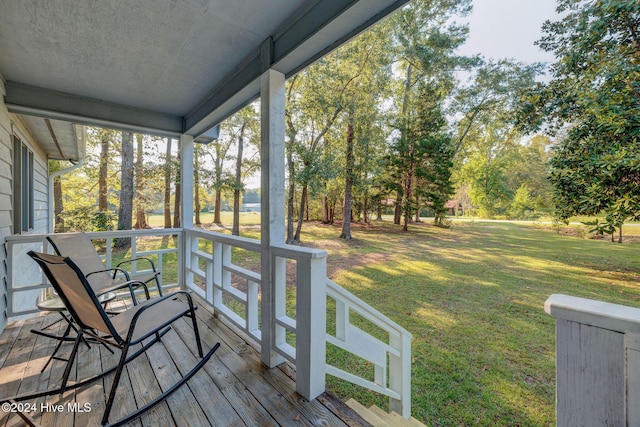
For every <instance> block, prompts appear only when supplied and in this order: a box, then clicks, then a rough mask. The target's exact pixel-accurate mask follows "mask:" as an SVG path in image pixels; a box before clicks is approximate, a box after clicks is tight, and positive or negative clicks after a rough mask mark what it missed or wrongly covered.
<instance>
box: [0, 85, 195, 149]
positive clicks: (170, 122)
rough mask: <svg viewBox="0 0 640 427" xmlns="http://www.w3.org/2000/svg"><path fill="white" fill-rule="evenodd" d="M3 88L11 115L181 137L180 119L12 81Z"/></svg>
mask: <svg viewBox="0 0 640 427" xmlns="http://www.w3.org/2000/svg"><path fill="white" fill-rule="evenodd" d="M5 86H6V96H5V104H6V106H7V109H8V110H9V112H11V113H16V114H24V115H27V116H37V117H44V118H48V119H54V120H63V121H69V122H73V123H78V124H84V125H89V126H103V127H108V128H115V129H122V130H129V131H132V132H139V133H144V134H149V135H159V136H173V137H176V138H177V137H179V136H180V135H181V134H182V133H183V129H182V117H178V116H174V115H170V114H165V113H160V112H157V111H150V110H144V109H140V108H134V107H130V106H126V105H122V104H116V103H113V102H107V101H101V100H98V99H93V98H88V97H84V96H78V95H73V94H70V93H66V92H60V91H56V90H51V89H45V88H42V87H37V86H30V85H25V84H22V83H16V82H12V81H7V82H6V84H5Z"/></svg>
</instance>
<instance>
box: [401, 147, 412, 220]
mask: <svg viewBox="0 0 640 427" xmlns="http://www.w3.org/2000/svg"><path fill="white" fill-rule="evenodd" d="M414 148H415V144H413V143H412V144H411V151H410V152H409V156H410V157H409V158H410V160H409V170H408V171H407V175H406V177H405V181H404V198H403V203H402V204H403V211H404V212H403V214H404V215H403V216H404V223H403V225H402V230H403V231H408V230H409V221H410V219H411V197H412V193H413V174H414V170H415V161H414V155H415V150H414Z"/></svg>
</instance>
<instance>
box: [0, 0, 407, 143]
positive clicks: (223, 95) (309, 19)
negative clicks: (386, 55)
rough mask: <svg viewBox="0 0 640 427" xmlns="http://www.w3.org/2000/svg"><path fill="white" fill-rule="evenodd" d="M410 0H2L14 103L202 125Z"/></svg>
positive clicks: (4, 69)
mask: <svg viewBox="0 0 640 427" xmlns="http://www.w3.org/2000/svg"><path fill="white" fill-rule="evenodd" d="M407 1H408V0H331V1H327V0H307V1H303V0H295V1H294V0H234V1H228V0H138V1H136V2H128V1H123V0H101V1H89V0H81V1H78V0H59V1H55V2H51V1H47V0H6V1H3V2H2V5H0V76H2V78H3V80H4V82H5V89H6V96H5V103H6V105H7V106H8V108H9V110H10V111H12V112H14V113H18V114H23V115H35V116H40V117H48V118H53V119H58V120H64V121H69V122H74V123H81V124H92V125H105V126H111V127H116V128H121V129H130V130H134V131H141V132H142V131H143V132H147V133H153V134H160V135H167V136H176V135H179V134H182V133H185V134H190V135H193V136H199V135H201V134H202V133H204V132H206V131H207V130H208V129H210V128H212V127H213V126H215V125H216V124H218V123H219V122H220V121H222V120H223V119H224V118H226V117H227V116H229V115H230V114H232V113H233V112H235V111H236V110H238V109H239V108H241V107H242V106H244V105H246V104H247V103H248V102H249V101H251V100H253V99H255V98H256V97H257V96H258V94H259V77H260V75H261V73H262V72H263V71H264V70H266V69H268V68H274V69H276V70H278V71H281V72H283V73H285V75H286V76H291V75H292V74H294V73H296V72H297V71H299V70H300V69H302V68H304V67H305V66H307V65H308V64H310V63H311V62H313V61H314V60H316V59H317V58H319V57H320V56H322V55H324V54H326V53H327V52H329V51H330V50H332V49H334V48H335V47H337V46H338V45H339V44H341V43H343V42H344V41H346V40H347V39H349V38H351V37H352V36H354V35H355V34H357V33H358V32H360V31H362V30H363V29H365V28H366V27H368V26H369V25H371V24H373V23H375V22H376V21H378V20H379V19H381V18H382V17H384V16H386V15H387V14H389V13H390V12H392V11H393V10H395V9H396V8H398V7H400V6H401V5H403V4H404V3H406V2H407Z"/></svg>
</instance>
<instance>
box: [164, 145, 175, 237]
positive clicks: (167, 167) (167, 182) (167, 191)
mask: <svg viewBox="0 0 640 427" xmlns="http://www.w3.org/2000/svg"><path fill="white" fill-rule="evenodd" d="M172 162H173V161H172V158H171V138H167V150H166V154H165V158H164V228H171V164H172Z"/></svg>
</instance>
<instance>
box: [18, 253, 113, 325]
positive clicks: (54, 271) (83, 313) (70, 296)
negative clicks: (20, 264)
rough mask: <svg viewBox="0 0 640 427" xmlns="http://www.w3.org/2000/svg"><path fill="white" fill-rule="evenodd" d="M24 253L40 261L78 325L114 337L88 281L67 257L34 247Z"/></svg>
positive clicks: (109, 323) (39, 263) (41, 266)
mask: <svg viewBox="0 0 640 427" xmlns="http://www.w3.org/2000/svg"><path fill="white" fill-rule="evenodd" d="M28 255H29V256H30V257H31V258H33V260H34V261H36V262H37V263H38V265H40V268H42V271H44V273H45V274H46V276H47V278H48V279H49V281H50V282H51V286H53V288H54V289H55V290H56V292H57V293H58V296H59V297H60V298H61V299H62V301H63V302H64V304H65V306H66V307H67V309H68V310H69V313H71V316H73V318H74V320H75V321H76V323H77V324H78V325H80V326H81V327H82V328H85V329H96V330H98V331H100V332H102V333H105V334H107V335H111V336H114V337H117V333H115V329H114V328H113V325H112V324H111V322H110V321H109V318H108V316H107V314H106V313H105V311H104V309H103V308H102V305H101V304H100V301H98V297H97V296H96V294H95V292H94V291H93V289H92V288H91V285H90V284H89V282H88V281H87V279H86V278H85V276H84V274H83V272H82V271H81V270H80V268H78V266H77V265H76V264H75V263H74V262H73V261H72V260H71V259H70V258H68V257H61V256H56V255H49V254H43V253H38V252H34V251H29V252H28Z"/></svg>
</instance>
